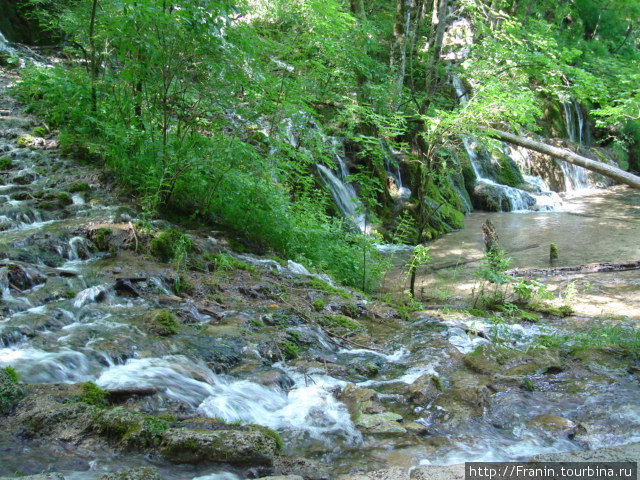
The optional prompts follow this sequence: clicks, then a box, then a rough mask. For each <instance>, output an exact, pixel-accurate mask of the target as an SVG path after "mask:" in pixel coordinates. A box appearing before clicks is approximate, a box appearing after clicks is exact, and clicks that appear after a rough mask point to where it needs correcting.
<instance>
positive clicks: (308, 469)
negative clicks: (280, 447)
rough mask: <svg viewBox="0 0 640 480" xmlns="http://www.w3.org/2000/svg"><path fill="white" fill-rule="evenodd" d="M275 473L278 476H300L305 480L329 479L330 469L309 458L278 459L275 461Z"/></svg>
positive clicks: (281, 457)
mask: <svg viewBox="0 0 640 480" xmlns="http://www.w3.org/2000/svg"><path fill="white" fill-rule="evenodd" d="M273 471H274V473H275V474H276V475H285V476H286V475H298V476H300V477H303V478H304V479H305V480H326V479H328V478H329V469H328V468H327V466H326V465H323V464H321V463H319V462H315V461H313V460H309V459H308V458H291V457H284V456H279V457H276V458H275V459H274V461H273Z"/></svg>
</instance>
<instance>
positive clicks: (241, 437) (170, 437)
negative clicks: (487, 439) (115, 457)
mask: <svg viewBox="0 0 640 480" xmlns="http://www.w3.org/2000/svg"><path fill="white" fill-rule="evenodd" d="M276 451H277V448H276V440H275V439H274V438H273V437H272V436H269V435H267V434H266V433H264V432H262V431H258V430H246V431H243V430H218V431H211V430H191V429H176V428H170V429H169V430H167V431H166V432H164V434H163V436H162V444H161V446H160V453H161V454H162V455H163V456H164V457H165V458H166V459H167V460H169V461H171V462H173V463H217V462H220V463H222V462H224V463H231V464H245V465H271V464H272V463H273V458H274V456H275V454H276Z"/></svg>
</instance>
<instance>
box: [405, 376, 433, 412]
mask: <svg viewBox="0 0 640 480" xmlns="http://www.w3.org/2000/svg"><path fill="white" fill-rule="evenodd" d="M439 385H440V379H439V378H438V377H434V376H433V375H422V376H421V377H419V378H418V379H417V380H416V381H415V382H413V383H412V384H411V386H410V387H409V389H408V393H409V402H411V403H412V404H413V405H416V406H418V407H423V406H425V405H426V404H427V403H429V402H431V401H433V400H435V399H436V397H437V396H438V395H440V388H438V387H439Z"/></svg>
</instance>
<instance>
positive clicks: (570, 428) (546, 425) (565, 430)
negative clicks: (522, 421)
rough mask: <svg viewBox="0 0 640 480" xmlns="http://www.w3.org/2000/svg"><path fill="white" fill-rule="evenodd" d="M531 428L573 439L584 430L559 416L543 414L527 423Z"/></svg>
mask: <svg viewBox="0 0 640 480" xmlns="http://www.w3.org/2000/svg"><path fill="white" fill-rule="evenodd" d="M527 426H528V427H530V428H539V429H541V430H544V431H546V432H548V433H551V434H553V435H557V436H565V437H570V438H571V437H573V436H574V435H575V434H576V432H577V431H578V430H583V431H584V428H583V427H582V426H581V425H580V424H578V423H574V422H573V421H572V420H569V419H568V418H564V417H559V416H557V415H549V414H542V415H538V416H537V417H535V418H534V419H533V420H530V421H528V422H527Z"/></svg>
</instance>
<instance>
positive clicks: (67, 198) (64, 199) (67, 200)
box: [56, 192, 73, 206]
mask: <svg viewBox="0 0 640 480" xmlns="http://www.w3.org/2000/svg"><path fill="white" fill-rule="evenodd" d="M56 198H57V199H58V201H59V202H60V203H61V204H62V205H65V206H66V205H71V204H72V203H73V199H72V198H71V195H69V194H68V193H66V192H60V193H58V194H57V195H56Z"/></svg>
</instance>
